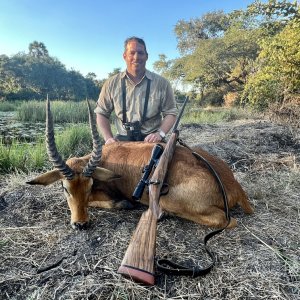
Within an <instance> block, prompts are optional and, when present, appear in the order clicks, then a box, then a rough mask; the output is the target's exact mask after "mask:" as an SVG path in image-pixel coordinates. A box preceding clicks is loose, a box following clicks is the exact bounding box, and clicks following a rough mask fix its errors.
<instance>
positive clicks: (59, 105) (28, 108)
mask: <svg viewBox="0 0 300 300" xmlns="http://www.w3.org/2000/svg"><path fill="white" fill-rule="evenodd" d="M94 106H95V103H93V104H92V107H94ZM51 112H52V115H53V121H54V123H82V122H88V112H87V104H86V102H85V101H81V102H72V101H68V102H66V101H51ZM17 118H18V120H19V121H22V122H44V121H45V119H46V102H45V101H42V102H41V101H35V100H33V101H29V102H23V103H22V104H21V105H20V106H19V107H18V109H17Z"/></svg>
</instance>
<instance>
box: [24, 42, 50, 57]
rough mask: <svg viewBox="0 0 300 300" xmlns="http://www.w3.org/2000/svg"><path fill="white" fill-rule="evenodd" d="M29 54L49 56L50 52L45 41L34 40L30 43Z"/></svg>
mask: <svg viewBox="0 0 300 300" xmlns="http://www.w3.org/2000/svg"><path fill="white" fill-rule="evenodd" d="M28 49H29V55H30V56H33V57H45V56H46V57H48V56H49V53H48V50H47V48H46V46H45V44H44V43H42V42H37V41H33V42H32V43H30V44H29V47H28Z"/></svg>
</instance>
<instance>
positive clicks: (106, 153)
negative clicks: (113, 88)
mask: <svg viewBox="0 0 300 300" xmlns="http://www.w3.org/2000/svg"><path fill="white" fill-rule="evenodd" d="M88 111H89V123H90V128H91V133H92V137H93V151H92V153H91V154H89V155H86V156H84V157H72V158H69V159H68V160H67V161H66V162H65V161H64V160H63V159H62V158H61V156H60V155H59V153H58V151H57V148H56V145H55V138H54V126H53V119H52V114H51V110H50V102H49V101H48V100H47V109H46V140H47V152H48V155H49V159H50V161H51V162H52V163H53V165H54V167H55V169H54V170H52V171H48V172H46V173H44V174H41V175H39V176H37V177H36V178H34V179H33V180H31V181H29V182H27V183H29V184H39V185H45V186H46V185H49V184H51V183H54V182H56V181H58V180H61V182H62V186H63V189H64V194H65V196H66V198H67V201H68V205H69V208H70V211H71V225H72V227H73V228H76V229H85V228H86V227H87V225H88V223H89V216H88V206H93V207H99V208H132V207H133V204H132V200H131V195H132V193H133V191H134V189H135V187H136V185H137V183H138V182H139V180H140V178H141V174H142V170H143V167H144V166H145V165H146V164H147V163H148V161H149V159H150V156H151V152H152V149H153V146H154V144H151V143H145V142H116V143H112V144H109V145H104V146H103V148H102V147H101V143H100V138H99V134H98V131H97V128H96V123H95V120H94V117H93V112H92V110H91V108H90V105H89V103H88ZM193 151H195V152H197V153H199V154H200V155H202V156H203V157H204V158H205V159H206V160H207V161H208V162H209V163H210V164H211V165H212V166H213V168H214V169H215V170H216V172H217V173H218V174H219V176H220V179H221V180H222V182H223V186H224V188H225V191H226V194H227V198H228V207H229V208H232V207H234V206H235V205H237V204H239V205H240V206H241V207H242V208H243V210H244V212H245V213H252V212H253V209H252V207H251V205H250V204H249V201H248V197H247V195H246V193H245V192H244V190H243V189H242V187H241V185H240V184H239V183H238V182H237V181H236V180H235V178H234V175H233V173H232V171H231V169H230V168H229V166H228V165H227V164H226V163H225V162H224V161H223V160H221V159H219V158H217V157H214V156H212V155H210V154H209V153H207V152H206V151H204V150H203V149H201V148H199V147H197V148H193ZM166 182H167V183H168V186H169V191H168V193H167V194H166V195H162V196H161V197H160V206H161V209H162V211H164V212H166V213H170V214H174V215H177V216H179V217H182V218H185V219H188V220H191V221H194V222H197V223H200V224H204V225H208V226H212V227H223V226H224V225H226V223H227V220H226V217H225V213H224V202H223V197H222V193H221V191H220V188H219V186H218V184H217V182H216V179H215V178H214V177H213V175H212V174H211V173H210V171H209V170H208V169H207V167H206V166H205V165H204V164H203V163H202V162H200V161H199V160H197V159H196V158H195V157H194V155H192V152H191V151H190V150H189V149H187V148H186V147H182V146H177V147H176V150H175V153H174V156H173V159H172V162H171V165H170V168H169V170H168V174H167V177H166ZM148 200H149V199H148V195H147V193H146V192H144V194H143V196H142V198H141V200H140V201H141V203H143V204H145V205H147V204H148ZM236 224H237V222H236V220H235V219H234V218H231V220H230V224H229V225H228V228H233V227H235V226H236Z"/></svg>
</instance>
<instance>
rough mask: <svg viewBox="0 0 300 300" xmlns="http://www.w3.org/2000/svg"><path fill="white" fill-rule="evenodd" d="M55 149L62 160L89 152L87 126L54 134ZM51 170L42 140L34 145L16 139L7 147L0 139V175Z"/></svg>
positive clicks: (77, 126)
mask: <svg viewBox="0 0 300 300" xmlns="http://www.w3.org/2000/svg"><path fill="white" fill-rule="evenodd" d="M56 144H57V149H58V151H59V153H60V154H61V156H62V157H63V159H65V160H66V159H68V158H69V157H70V156H82V155H85V154H87V153H90V152H91V149H92V138H91V133H90V129H89V127H88V125H86V124H78V125H73V126H69V127H67V128H66V129H64V130H63V131H62V132H60V133H57V134H56ZM49 168H52V166H51V165H50V163H49V161H48V155H47V152H46V145H45V140H44V138H39V139H38V140H37V141H36V142H35V143H30V144H29V143H22V142H20V141H19V140H17V139H14V140H12V142H11V143H10V144H9V145H7V144H4V141H3V140H2V139H0V173H2V174H7V173H10V172H14V171H23V172H29V171H39V170H43V169H49Z"/></svg>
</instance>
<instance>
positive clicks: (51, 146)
mask: <svg viewBox="0 0 300 300" xmlns="http://www.w3.org/2000/svg"><path fill="white" fill-rule="evenodd" d="M46 145H47V153H48V156H49V160H50V161H51V162H52V164H53V166H54V167H55V168H56V169H58V170H59V171H60V172H61V173H62V174H63V175H64V177H66V178H67V179H68V180H71V179H73V178H74V171H73V170H72V169H71V168H70V167H69V166H68V165H67V164H66V163H65V162H64V161H63V159H62V158H61V156H60V155H59V153H58V151H57V148H56V144H55V138H54V126H53V117H52V113H51V110H50V101H49V99H48V95H47V103H46Z"/></svg>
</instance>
